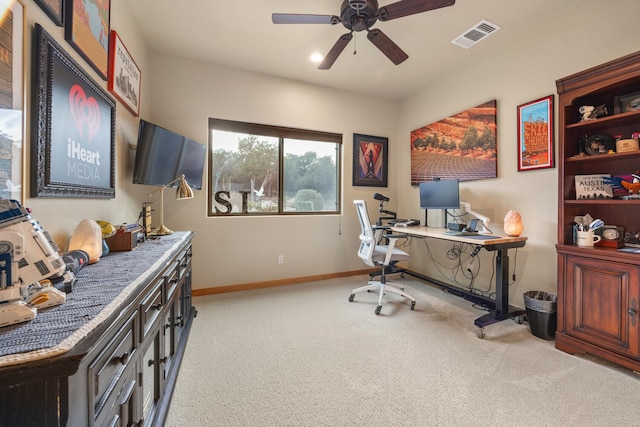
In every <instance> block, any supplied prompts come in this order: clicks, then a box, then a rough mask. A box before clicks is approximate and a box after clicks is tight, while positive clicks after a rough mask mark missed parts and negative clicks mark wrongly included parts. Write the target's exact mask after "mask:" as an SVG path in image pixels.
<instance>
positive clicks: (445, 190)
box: [420, 179, 460, 209]
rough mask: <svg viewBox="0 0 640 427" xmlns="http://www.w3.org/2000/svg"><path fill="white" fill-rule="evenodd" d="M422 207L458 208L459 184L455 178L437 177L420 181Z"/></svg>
mask: <svg viewBox="0 0 640 427" xmlns="http://www.w3.org/2000/svg"><path fill="white" fill-rule="evenodd" d="M420 207H421V208H422V209H460V185H459V181H458V180H457V179H437V180H434V181H428V182H421V183H420Z"/></svg>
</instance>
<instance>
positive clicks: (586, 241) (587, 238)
mask: <svg viewBox="0 0 640 427" xmlns="http://www.w3.org/2000/svg"><path fill="white" fill-rule="evenodd" d="M600 239H601V237H600V236H598V235H597V234H595V233H594V232H593V230H589V231H578V232H577V235H576V243H577V245H578V246H580V247H581V248H592V247H593V244H594V243H596V242H599V241H600Z"/></svg>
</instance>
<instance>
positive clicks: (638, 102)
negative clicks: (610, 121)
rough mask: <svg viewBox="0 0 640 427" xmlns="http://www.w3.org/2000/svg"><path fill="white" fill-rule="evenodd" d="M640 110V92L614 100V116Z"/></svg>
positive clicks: (616, 97)
mask: <svg viewBox="0 0 640 427" xmlns="http://www.w3.org/2000/svg"><path fill="white" fill-rule="evenodd" d="M638 110H640V92H633V93H628V94H625V95H621V96H615V97H614V98H613V112H614V114H621V113H628V112H630V111H638Z"/></svg>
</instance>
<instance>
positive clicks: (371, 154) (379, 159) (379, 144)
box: [353, 133, 389, 187]
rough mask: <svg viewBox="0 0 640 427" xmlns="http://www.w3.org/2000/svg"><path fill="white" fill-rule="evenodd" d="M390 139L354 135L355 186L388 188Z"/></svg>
mask: <svg viewBox="0 0 640 427" xmlns="http://www.w3.org/2000/svg"><path fill="white" fill-rule="evenodd" d="M388 164H389V139H388V138H382V137H380V136H370V135H361V134H358V133H354V134H353V185H355V186H368V187H386V186H387V176H388V172H389V171H388V170H387V165H388Z"/></svg>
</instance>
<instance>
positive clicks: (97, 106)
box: [31, 24, 116, 198]
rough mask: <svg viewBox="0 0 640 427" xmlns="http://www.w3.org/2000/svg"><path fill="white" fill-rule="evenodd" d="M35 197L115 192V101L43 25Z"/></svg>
mask: <svg viewBox="0 0 640 427" xmlns="http://www.w3.org/2000/svg"><path fill="white" fill-rule="evenodd" d="M34 46H35V49H36V52H35V56H34V57H35V58H36V63H35V65H34V67H33V72H34V76H33V82H34V88H33V91H34V103H33V113H32V114H33V116H32V119H31V123H32V126H33V127H32V129H31V196H32V197H89V198H114V197H115V141H116V133H115V129H116V127H115V124H116V103H115V101H114V100H113V98H111V97H110V96H109V94H108V93H107V92H106V91H105V90H104V89H102V87H100V86H99V85H98V84H97V83H96V82H95V81H93V80H92V79H91V78H90V77H89V76H88V75H87V74H86V72H85V71H84V70H83V69H82V67H80V66H79V65H78V64H77V63H76V62H75V61H74V60H73V59H72V58H71V56H69V54H68V53H66V52H65V51H64V50H62V48H61V47H60V45H59V44H58V43H57V42H56V40H55V39H53V37H51V36H50V35H49V33H47V32H46V31H45V30H44V28H42V27H41V26H40V25H39V24H36V26H35V36H34Z"/></svg>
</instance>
